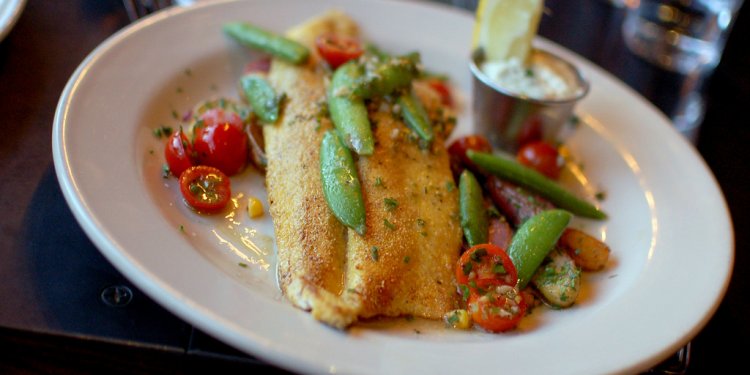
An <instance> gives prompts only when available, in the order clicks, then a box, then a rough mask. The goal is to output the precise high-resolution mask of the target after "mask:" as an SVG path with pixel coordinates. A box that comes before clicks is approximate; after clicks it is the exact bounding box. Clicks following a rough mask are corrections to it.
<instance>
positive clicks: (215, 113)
mask: <svg viewBox="0 0 750 375" xmlns="http://www.w3.org/2000/svg"><path fill="white" fill-rule="evenodd" d="M243 126H244V125H243V123H242V119H241V118H240V116H239V115H238V114H236V113H234V112H232V111H225V110H223V109H221V108H212V109H210V110H208V111H206V112H205V113H204V114H203V115H201V116H200V120H199V121H198V123H197V124H196V125H195V128H194V130H193V134H194V140H193V150H194V151H195V153H196V156H197V158H198V164H202V165H208V166H211V167H216V168H218V169H220V170H221V171H222V172H224V173H225V174H227V175H229V176H232V175H234V174H237V173H238V172H240V171H241V170H242V169H243V168H244V167H245V164H246V163H247V158H248V140H247V134H245V132H244V130H243Z"/></svg>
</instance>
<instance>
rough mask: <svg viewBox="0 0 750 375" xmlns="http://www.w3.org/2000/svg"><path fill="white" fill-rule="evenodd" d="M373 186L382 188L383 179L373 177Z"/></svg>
mask: <svg viewBox="0 0 750 375" xmlns="http://www.w3.org/2000/svg"><path fill="white" fill-rule="evenodd" d="M375 186H378V187H383V186H384V185H383V179H382V178H380V177H375Z"/></svg>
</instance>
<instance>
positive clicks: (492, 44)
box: [472, 0, 544, 62]
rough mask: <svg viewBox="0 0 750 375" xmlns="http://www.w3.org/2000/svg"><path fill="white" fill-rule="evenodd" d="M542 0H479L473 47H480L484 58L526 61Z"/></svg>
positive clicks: (538, 18)
mask: <svg viewBox="0 0 750 375" xmlns="http://www.w3.org/2000/svg"><path fill="white" fill-rule="evenodd" d="M543 9H544V0H480V1H479V4H478V5H477V10H476V21H475V23H474V35H473V42H472V44H473V47H474V49H476V48H479V47H481V48H483V49H484V53H485V57H486V59H487V61H503V60H507V59H510V58H513V57H515V58H518V59H519V60H521V61H522V62H525V61H526V58H527V57H528V55H529V51H530V50H531V41H532V39H534V36H535V35H536V33H537V29H538V27H539V20H540V19H541V17H542V11H543Z"/></svg>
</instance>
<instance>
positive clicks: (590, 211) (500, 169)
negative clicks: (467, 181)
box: [466, 150, 607, 220]
mask: <svg viewBox="0 0 750 375" xmlns="http://www.w3.org/2000/svg"><path fill="white" fill-rule="evenodd" d="M466 155H467V156H468V157H469V159H471V161H473V162H474V163H475V164H476V165H477V166H479V167H480V168H482V169H483V170H485V171H487V172H489V173H491V174H493V175H495V176H498V177H501V178H504V179H507V180H508V181H511V182H515V183H517V184H519V185H521V186H523V187H525V188H527V189H529V190H531V191H534V192H536V193H538V194H539V195H541V196H543V197H544V198H547V199H548V200H549V201H550V202H551V203H552V204H554V205H555V206H556V207H559V208H562V209H565V210H568V211H570V212H571V213H573V214H575V215H579V216H583V217H587V218H591V219H599V220H602V219H606V218H607V214H605V213H604V212H602V211H600V210H599V209H598V208H596V207H595V206H594V205H592V204H591V203H589V202H587V201H585V200H583V199H580V198H578V197H577V196H575V195H574V194H573V193H571V192H569V191H568V190H566V189H565V188H564V187H562V186H560V185H559V184H558V183H556V182H555V181H552V180H550V179H549V178H547V177H545V176H544V175H542V174H541V173H539V172H537V171H535V170H533V169H531V168H528V167H525V166H523V165H521V164H519V163H517V162H515V161H513V160H510V159H506V158H502V157H499V156H495V155H492V154H488V153H483V152H476V151H473V150H469V151H467V152H466Z"/></svg>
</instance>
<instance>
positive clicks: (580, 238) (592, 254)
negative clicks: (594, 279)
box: [557, 228, 610, 271]
mask: <svg viewBox="0 0 750 375" xmlns="http://www.w3.org/2000/svg"><path fill="white" fill-rule="evenodd" d="M557 244H558V245H559V246H560V247H562V248H563V249H565V251H566V252H567V253H568V255H570V257H571V258H573V260H574V261H575V262H576V264H577V265H578V266H580V267H581V269H583V270H584V271H599V270H601V269H602V268H604V266H606V265H607V260H608V259H609V252H610V250H609V246H607V244H605V243H604V242H602V241H599V240H598V239H596V238H594V237H593V236H591V235H589V234H586V233H585V232H583V231H581V230H578V229H574V228H567V229H566V230H565V232H563V234H562V236H560V239H559V240H558V241H557Z"/></svg>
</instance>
